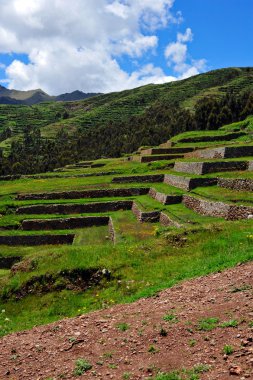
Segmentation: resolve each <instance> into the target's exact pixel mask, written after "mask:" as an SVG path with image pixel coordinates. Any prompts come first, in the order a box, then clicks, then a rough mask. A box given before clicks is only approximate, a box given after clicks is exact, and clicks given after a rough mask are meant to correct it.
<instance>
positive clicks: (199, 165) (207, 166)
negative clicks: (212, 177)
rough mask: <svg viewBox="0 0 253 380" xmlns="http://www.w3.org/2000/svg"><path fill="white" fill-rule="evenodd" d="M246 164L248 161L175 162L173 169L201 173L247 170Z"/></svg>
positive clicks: (247, 164)
mask: <svg viewBox="0 0 253 380" xmlns="http://www.w3.org/2000/svg"><path fill="white" fill-rule="evenodd" d="M248 166H249V163H248V161H218V162H176V163H175V166H174V170H175V171H178V172H183V173H192V174H198V175H201V174H208V173H216V172H224V171H238V170H247V168H248Z"/></svg>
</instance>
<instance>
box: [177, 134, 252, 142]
mask: <svg viewBox="0 0 253 380" xmlns="http://www.w3.org/2000/svg"><path fill="white" fill-rule="evenodd" d="M246 135H247V133H246V132H231V133H225V134H219V135H218V134H217V135H214V136H207V135H204V134H203V135H198V136H195V137H194V136H191V137H183V138H181V139H178V140H177V143H195V142H209V141H210V142H211V141H230V140H234V139H237V138H238V137H241V136H246Z"/></svg>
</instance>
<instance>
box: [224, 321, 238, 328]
mask: <svg viewBox="0 0 253 380" xmlns="http://www.w3.org/2000/svg"><path fill="white" fill-rule="evenodd" d="M238 324H239V322H238V321H237V320H236V319H231V320H230V321H225V322H222V323H221V324H220V327H237V326H238Z"/></svg>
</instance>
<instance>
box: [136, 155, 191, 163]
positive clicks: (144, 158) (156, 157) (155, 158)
mask: <svg viewBox="0 0 253 380" xmlns="http://www.w3.org/2000/svg"><path fill="white" fill-rule="evenodd" d="M183 157H184V155H183V154H163V155H161V156H159V155H155V154H153V155H151V156H140V158H139V161H140V162H152V161H161V160H175V159H176V158H183Z"/></svg>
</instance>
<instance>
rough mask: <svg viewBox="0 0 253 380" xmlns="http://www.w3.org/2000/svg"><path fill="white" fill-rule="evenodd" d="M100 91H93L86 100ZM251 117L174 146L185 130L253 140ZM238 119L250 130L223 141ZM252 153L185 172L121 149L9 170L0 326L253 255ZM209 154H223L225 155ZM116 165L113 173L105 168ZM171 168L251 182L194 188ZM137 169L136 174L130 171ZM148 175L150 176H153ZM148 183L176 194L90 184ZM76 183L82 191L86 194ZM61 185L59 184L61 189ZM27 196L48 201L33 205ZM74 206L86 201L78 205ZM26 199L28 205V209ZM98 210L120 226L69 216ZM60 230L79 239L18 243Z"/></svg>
mask: <svg viewBox="0 0 253 380" xmlns="http://www.w3.org/2000/svg"><path fill="white" fill-rule="evenodd" d="M108 96H109V95H108ZM111 97H113V95H111ZM98 99H99V98H98ZM92 101H95V100H94V99H91V100H88V101H87V102H92ZM251 122H252V117H249V118H248V119H247V120H245V121H242V122H240V123H238V124H237V125H236V126H225V127H223V128H221V129H220V130H217V131H215V133H213V132H206V133H204V132H203V131H199V132H197V133H196V132H191V133H189V132H188V133H187V134H183V135H182V134H181V135H179V136H177V137H176V138H174V139H173V140H172V142H174V144H175V145H174V147H175V148H176V147H177V146H178V147H179V146H180V144H181V143H180V139H182V138H185V137H197V138H199V139H200V141H199V142H198V143H194V142H192V143H191V144H192V151H194V150H195V149H196V148H197V145H196V144H199V146H198V148H201V147H202V146H203V145H202V144H204V143H203V142H201V138H203V136H206V135H208V136H209V137H210V136H211V137H212V136H216V137H217V136H218V137H219V139H220V140H217V141H216V142H213V144H211V145H210V147H215V146H217V147H219V146H228V147H230V146H233V147H240V148H243V147H246V146H247V147H250V146H251V145H252V134H251V133H252V131H251ZM233 128H236V130H240V131H243V132H244V133H245V135H244V138H243V140H241V137H238V139H233V140H231V141H226V142H224V141H223V137H224V131H225V132H227V131H228V130H231V129H233ZM201 136H202V137H201ZM188 145H189V144H188ZM140 157H141V154H140ZM252 157H253V155H250V156H246V157H244V155H243V153H240V155H239V157H232V158H231V159H226V160H223V163H226V162H230V163H231V162H234V161H235V160H239V161H240V160H241V161H246V162H247V165H248V166H247V167H245V170H241V171H238V170H237V171H236V170H235V171H226V170H225V171H222V172H219V171H218V172H214V173H213V172H211V173H209V174H207V175H192V174H189V173H181V172H177V171H176V170H175V168H173V164H174V162H175V161H176V160H165V161H156V160H154V161H151V162H149V163H141V162H137V161H132V160H130V159H128V158H127V157H121V158H116V159H102V160H99V161H97V162H96V163H102V164H103V165H104V166H103V167H100V168H93V167H92V163H90V167H87V168H83V167H80V166H79V165H80V164H78V163H77V164H76V165H73V167H72V168H68V167H63V168H62V169H61V171H55V172H51V173H46V175H45V174H37V175H34V176H29V175H28V176H23V177H20V178H17V179H11V178H9V180H8V181H6V180H4V179H1V180H0V214H1V216H0V244H1V245H0V310H5V311H4V312H3V313H0V336H1V335H2V336H3V335H5V334H8V333H10V332H12V331H18V330H23V329H30V328H32V327H33V326H36V325H39V324H45V323H49V322H52V321H56V320H59V319H61V318H64V317H71V316H76V315H80V314H83V313H86V312H89V311H92V310H97V309H101V308H108V307H110V306H112V305H114V304H117V303H123V302H132V301H133V300H136V299H138V298H140V297H152V296H155V295H156V294H157V292H158V291H159V290H161V289H164V288H166V287H170V286H172V285H174V284H176V283H178V282H180V281H181V280H183V279H188V278H193V277H197V276H202V275H205V274H207V273H211V272H215V271H220V270H222V269H224V268H227V267H231V266H234V265H236V264H238V263H241V262H246V261H249V260H252V259H253V224H252V223H253V222H252V220H253V219H252V217H251V216H250V215H251V214H250V212H252V213H253V204H252V202H253V200H252V169H251V168H252V166H250V165H251V164H252ZM130 158H131V157H130ZM151 158H152V157H151ZM179 160H180V161H181V162H194V159H192V158H191V159H187V157H184V158H180V159H179ZM195 161H196V162H198V161H199V160H195ZM202 161H203V160H202ZM206 161H207V162H214V163H215V162H216V161H217V160H215V159H212V160H206ZM250 162H251V164H250ZM112 172H113V174H106V173H112ZM98 174H100V175H98ZM154 175H159V177H156V179H155V182H154V178H153V177H150V176H154ZM164 175H168V176H170V175H173V176H174V177H175V176H176V178H177V179H178V181H179V182H180V180H182V179H183V178H184V177H188V178H189V177H190V178H191V179H193V180H203V179H205V180H207V179H213V178H214V179H216V178H217V177H221V178H232V179H235V180H238V179H239V178H241V179H244V180H245V179H247V181H248V182H247V183H246V185H247V186H248V188H246V189H241V190H235V189H228V188H226V189H225V188H221V187H220V186H218V184H217V183H216V184H212V186H211V185H210V186H208V185H205V184H203V185H199V186H197V187H195V188H194V189H192V190H191V191H187V190H184V189H183V188H180V186H179V187H178V185H176V184H174V185H172V184H168V183H166V182H165V180H164V177H163V176H164ZM134 176H137V177H136V178H132V177H134ZM143 176H147V178H146V179H145V181H143ZM122 177H123V178H122ZM120 181H121V182H120ZM122 181H124V182H122ZM243 183H245V182H243ZM250 186H251V188H250ZM143 188H146V189H154V190H153V191H156V192H158V193H159V194H160V193H162V194H163V195H165V196H168V197H169V198H168V199H172V198H170V197H177V198H173V201H171V200H170V202H168V203H166V202H162V201H161V200H159V199H158V198H154V197H152V196H151V193H150V192H148V190H147V191H146V192H144V193H143V194H137V195H131V194H130V195H125V196H121V195H120V193H117V195H114V193H110V192H107V193H104V195H103V193H101V195H100V196H99V194H98V193H94V195H92V197H91V195H90V194H89V192H92V191H93V190H100V191H107V190H108V191H119V190H121V191H122V190H124V191H127V190H128V191H129V189H130V190H131V191H136V190H138V189H143ZM117 189H118V190H117ZM71 191H79V192H80V191H82V192H83V193H82V194H81V193H80V194H81V195H80V196H79V195H78V194H76V193H70V192H71ZM55 192H57V194H55V195H53V194H52V193H55ZM35 194H37V199H36V197H35ZM39 194H40V195H39ZM73 194H74V195H73ZM159 194H158V195H159ZM185 195H187V196H190V197H192V199H194V200H195V201H197V202H202V201H204V202H208V204H209V206H210V205H211V206H210V207H211V214H212V213H213V215H211V214H210V212H209V214H208V213H207V214H203V213H201V212H200V211H199V210H194V209H191V208H190V207H189V205H188V204H187V203H185V202H184V201H183V199H184V198H182V197H184V196H185ZM25 196H26V197H25ZM34 197H35V198H34ZM33 198H34V199H33ZM175 199H176V200H175ZM122 201H128V202H130V203H131V205H130V207H129V206H127V207H126V208H125V209H123V208H124V207H125V206H122V208H121V206H117V202H122ZM112 202H113V203H112ZM213 202H223V204H225V206H226V207H232V208H233V207H235V206H236V207H237V206H239V209H240V210H241V212H245V210H246V211H247V210H248V211H247V212H248V214H246V216H245V215H244V214H243V215H244V216H243V217H242V219H240V218H239V217H238V218H237V220H226V218H225V217H223V216H220V215H215V212H216V210H219V208H220V207H221V206H218V204H217V207H216V206H215V207H213V206H212V205H213ZM133 203H134V204H135V206H136V207H137V208H138V210H139V211H140V212H141V213H142V216H143V217H147V219H145V220H146V221H140V220H138V217H136V214H135V213H134V212H133V209H134V208H133ZM96 204H97V205H98V206H96V207H95V209H94V210H93V211H87V210H88V209H87V210H86V209H82V207H86V208H87V207H90V206H92V207H94V205H96ZM102 204H103V205H105V206H102ZM110 204H113V207H114V208H115V210H111V209H110V207H109V206H108V205H110ZM54 205H58V206H57V207H66V208H65V209H64V208H61V209H59V210H61V211H59V212H57V211H54V210H55V209H53V210H51V211H49V210H50V209H48V207H53V206H54ZM214 205H216V203H214ZM219 205H220V204H219ZM29 206H32V207H36V206H40V207H41V208H40V209H39V211H37V213H33V211H30V209H29ZM74 206H75V207H77V206H78V207H79V208H80V209H76V210H77V211H73V207H74ZM209 206H208V207H209ZM22 207H26V208H25V209H24V211H23V212H22ZM68 207H72V209H71V210H72V211H71V212H68V211H67V210H68ZM100 207H105V209H102V208H101V211H100ZM222 207H223V206H222ZM106 208H108V210H106ZM17 209H19V210H17ZM74 210H75V209H74ZM82 210H84V211H82ZM85 210H86V211H85ZM213 210H214V211H213ZM251 210H252V211H251ZM157 215H158V216H159V218H157ZM161 215H163V216H165V217H166V218H168V219H169V220H170V221H171V224H170V225H164V224H163V223H162V219H161ZM91 216H92V217H101V216H103V217H107V218H108V220H109V219H110V221H111V222H112V224H113V232H114V235H112V233H111V232H112V231H111V230H110V229H109V225H107V224H103V225H90V226H84V227H80V226H78V227H75V226H73V225H71V224H68V223H71V222H70V220H73V218H79V220H84V219H85V218H87V217H91ZM82 218H83V219H82ZM152 218H156V219H152ZM228 219H229V218H228ZM23 221H26V222H32V223H34V226H35V227H34V228H32V227H31V226H32V225H31V224H30V225H29V226H30V227H29V228H25V224H23ZM61 221H63V222H64V223H65V224H66V225H67V227H64V228H61V226H64V225H63V224H62V225H61V224H56V227H52V226H53V223H56V222H60V223H62V222H61ZM24 223H25V222H24ZM40 223H42V224H40ZM43 223H44V224H43ZM45 223H46V224H45ZM39 224H40V225H39ZM38 225H39V227H38ZM42 226H44V227H42ZM53 235H57V236H58V237H59V236H65V235H72V236H74V239H73V242H72V244H66V245H65V244H57V243H55V244H52V245H51V244H50V245H47V244H46V243H45V244H39V245H37V246H32V244H30V245H29V244H21V243H18V245H16V246H15V245H12V244H13V242H14V243H15V244H17V242H19V241H20V240H18V239H22V238H25V239H31V238H34V237H35V239H40V238H41V237H43V238H45V237H48V236H49V237H50V236H53ZM4 238H8V239H10V240H9V241H11V242H12V243H10V244H9V243H8V244H6V243H5V244H4V243H1V241H3V240H1V239H4ZM5 241H6V240H5ZM29 241H31V240H29Z"/></svg>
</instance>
